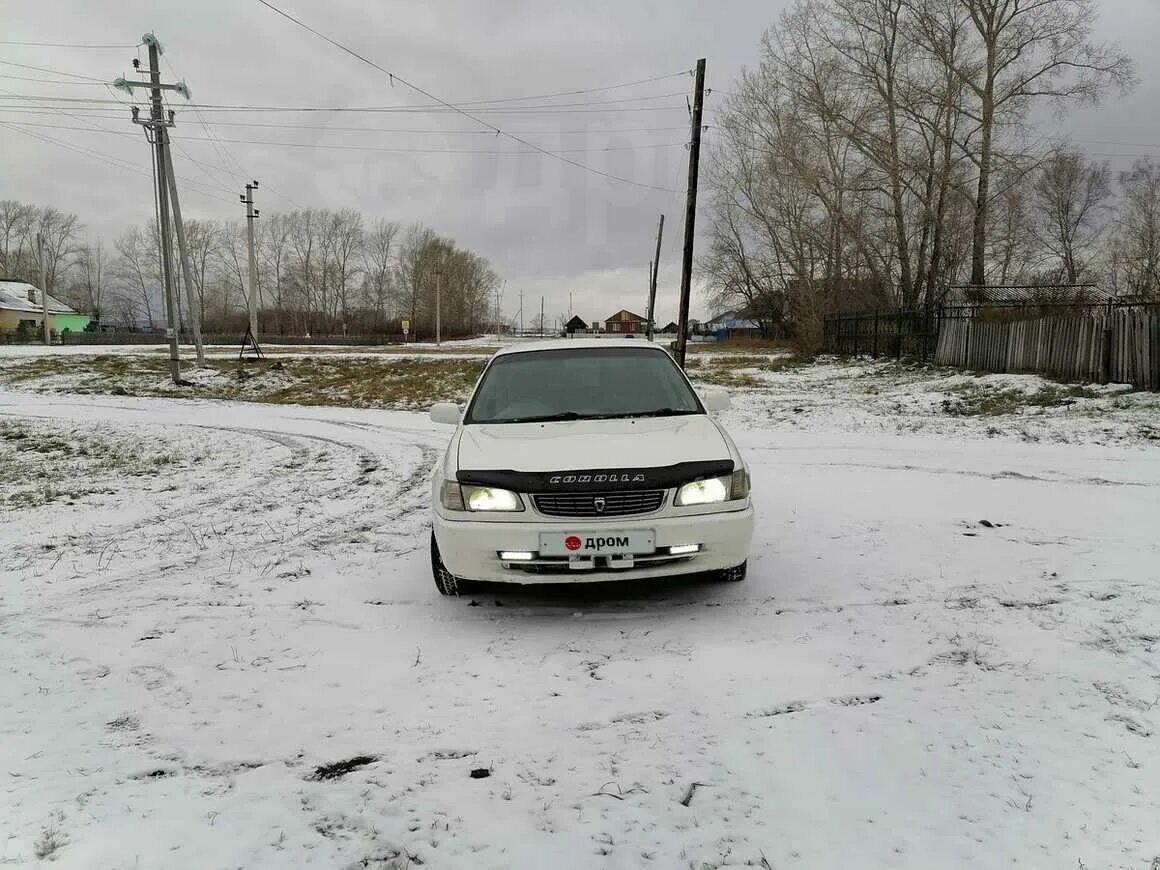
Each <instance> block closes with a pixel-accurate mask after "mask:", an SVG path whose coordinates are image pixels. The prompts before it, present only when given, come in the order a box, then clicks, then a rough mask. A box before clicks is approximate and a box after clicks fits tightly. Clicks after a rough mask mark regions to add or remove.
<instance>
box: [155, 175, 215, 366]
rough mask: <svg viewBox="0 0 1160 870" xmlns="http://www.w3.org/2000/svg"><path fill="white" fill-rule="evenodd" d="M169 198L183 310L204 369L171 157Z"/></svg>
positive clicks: (198, 308)
mask: <svg viewBox="0 0 1160 870" xmlns="http://www.w3.org/2000/svg"><path fill="white" fill-rule="evenodd" d="M165 174H166V177H167V179H168V184H169V197H170V199H171V200H172V202H173V226H174V228H175V229H176V230H177V253H178V255H179V257H180V259H181V280H182V283H184V284H185V309H186V311H188V312H189V321H190V328H191V329H192V330H193V346H194V348H195V349H196V351H197V367H198V368H204V367H205V345H204V344H203V343H202V340H201V305H200V304H199V303H198V299H197V293H196V292H195V291H194V288H193V272H192V271H191V270H190V268H189V246H188V245H186V243H185V223H184V222H183V221H182V220H181V202H180V201H179V200H178V198H177V179H176V178H175V177H174V175H173V155H172V154H170V155H169V160H167V161H165Z"/></svg>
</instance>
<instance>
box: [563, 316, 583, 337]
mask: <svg viewBox="0 0 1160 870" xmlns="http://www.w3.org/2000/svg"><path fill="white" fill-rule="evenodd" d="M564 331H565V332H566V333H568V334H569V335H575V334H576V333H577V332H587V331H588V324H587V323H585V322H584V319H583V318H582V317H581V316H580V315H579V314H577V315H576V316H575V317H573V318H572V319H571V320H569V321H568V322H567V323H565V324H564Z"/></svg>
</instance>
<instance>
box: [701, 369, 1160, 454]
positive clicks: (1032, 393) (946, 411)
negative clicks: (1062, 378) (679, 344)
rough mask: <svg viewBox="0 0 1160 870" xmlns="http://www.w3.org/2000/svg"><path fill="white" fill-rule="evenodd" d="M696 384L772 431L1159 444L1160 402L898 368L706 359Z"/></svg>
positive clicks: (1111, 391) (1007, 378)
mask: <svg viewBox="0 0 1160 870" xmlns="http://www.w3.org/2000/svg"><path fill="white" fill-rule="evenodd" d="M689 374H690V377H691V378H692V379H693V380H694V382H696V383H703V384H706V385H711V386H722V387H725V388H726V389H728V390H730V391H731V392H732V395H733V402H734V408H733V409H732V410H731V411H730V412H729V413H728V414H726V415H725V418H726V420H727V421H729V422H731V423H736V424H738V425H743V426H746V427H759V428H763V429H770V430H774V431H812V432H889V433H895V434H903V433H913V432H921V433H924V434H931V435H939V436H946V437H952V438H992V439H993V438H998V439H1003V440H1020V441H1051V442H1059V443H1096V444H1139V445H1145V444H1155V443H1156V442H1157V441H1160V394H1156V393H1146V392H1134V391H1132V390H1131V388H1130V387H1128V386H1126V385H1110V386H1100V385H1091V384H1086V385H1081V384H1059V383H1056V382H1053V381H1050V380H1047V379H1045V378H1042V377H1040V376H1038V375H1005V374H1004V375H999V374H973V373H969V372H961V371H957V370H954V369H946V368H940V367H937V366H931V365H924V364H914V363H905V362H902V363H899V362H895V361H892V360H866V359H859V360H839V359H834V358H826V357H822V358H819V359H817V360H814V361H810V360H800V359H796V358H793V357H791V356H788V355H784V354H783V355H777V356H772V357H762V356H740V357H737V358H734V359H729V358H725V357H719V358H712V357H710V358H708V359H707V360H705V361H703V362H701V363H700V364H699V365H694V366H693V367H692V368H690V371H689Z"/></svg>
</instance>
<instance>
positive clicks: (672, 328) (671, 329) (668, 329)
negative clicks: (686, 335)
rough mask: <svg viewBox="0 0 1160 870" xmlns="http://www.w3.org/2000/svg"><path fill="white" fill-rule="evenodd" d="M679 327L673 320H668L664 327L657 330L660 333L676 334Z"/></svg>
mask: <svg viewBox="0 0 1160 870" xmlns="http://www.w3.org/2000/svg"><path fill="white" fill-rule="evenodd" d="M679 329H680V327H679V326H677V322H676V321H675V320H670V321H669V322H668V323H666V324H665V325H664V328H662V329H660V330H659V332H660V333H661V335H676V333H677V330H679Z"/></svg>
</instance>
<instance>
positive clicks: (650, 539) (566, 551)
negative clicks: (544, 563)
mask: <svg viewBox="0 0 1160 870" xmlns="http://www.w3.org/2000/svg"><path fill="white" fill-rule="evenodd" d="M655 551H656V535H655V533H654V532H653V531H652V530H651V529H629V530H627V531H599V532H552V533H547V532H544V533H541V534H540V555H541V556H615V555H620V554H628V553H633V554H636V555H641V554H644V553H652V552H655Z"/></svg>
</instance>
